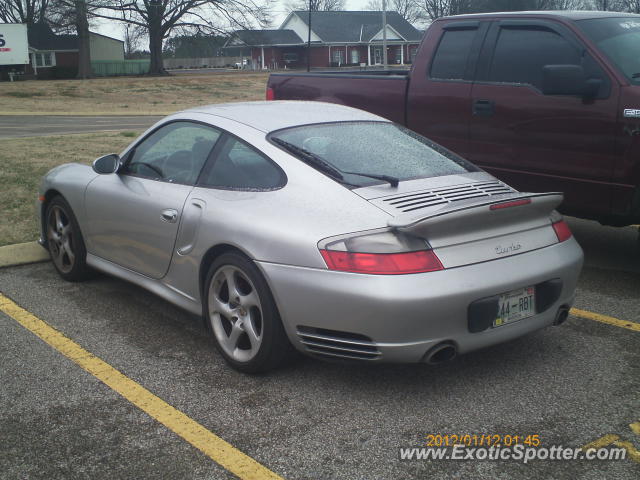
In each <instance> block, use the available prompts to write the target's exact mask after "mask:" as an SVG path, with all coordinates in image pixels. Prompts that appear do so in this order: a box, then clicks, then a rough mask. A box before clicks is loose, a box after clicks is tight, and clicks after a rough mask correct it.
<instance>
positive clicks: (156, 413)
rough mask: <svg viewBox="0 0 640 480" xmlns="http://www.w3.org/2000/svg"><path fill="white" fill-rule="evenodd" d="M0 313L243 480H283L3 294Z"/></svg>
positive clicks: (0, 296)
mask: <svg viewBox="0 0 640 480" xmlns="http://www.w3.org/2000/svg"><path fill="white" fill-rule="evenodd" d="M0 311H2V312H4V313H6V314H7V315H9V316H10V317H11V318H13V319H14V320H15V321H16V322H18V323H19V324H20V325H22V326H23V327H24V328H26V329H27V330H29V331H30V332H31V333H33V334H35V335H37V336H38V337H40V338H41V339H42V340H43V341H44V342H46V343H48V344H49V345H50V346H52V347H53V348H54V349H56V350H57V351H59V352H60V353H62V354H63V355H64V356H65V357H67V358H69V359H70V360H72V361H74V362H75V363H77V364H78V365H79V366H80V367H81V368H83V369H84V370H86V371H87V372H89V373H90V374H91V375H93V376H94V377H96V378H97V379H98V380H100V381H101V382H103V383H104V384H105V385H107V386H109V387H110V388H111V389H112V390H114V391H115V392H117V393H118V394H120V395H122V396H123V397H124V398H125V399H127V400H128V401H129V402H131V403H133V404H134V405H135V406H136V407H138V408H139V409H140V410H142V411H143V412H145V413H147V414H148V415H150V416H151V417H153V418H155V419H156V420H157V421H158V422H160V423H162V424H163V425H164V426H166V427H167V428H168V429H169V430H171V431H173V432H174V433H176V434H178V435H179V436H181V437H182V438H183V439H184V440H186V441H187V442H189V443H190V444H191V445H193V446H194V447H196V448H197V449H199V450H200V451H202V452H203V453H204V454H205V455H207V456H208V457H209V458H211V459H212V460H213V461H214V462H216V463H218V464H219V465H221V466H222V467H224V468H225V469H227V470H228V471H230V472H231V473H233V474H235V475H236V476H238V477H239V478H241V479H247V480H249V479H251V480H254V479H255V480H263V479H280V480H282V478H281V477H280V476H278V475H276V474H275V473H273V472H272V471H271V470H269V469H267V468H266V467H265V466H263V465H261V464H260V463H258V462H257V461H255V460H254V459H253V458H251V457H249V456H248V455H246V454H244V453H242V452H241V451H240V450H238V449H237V448H235V447H234V446H233V445H231V444H230V443H228V442H226V441H224V440H223V439H222V438H220V437H218V436H217V435H215V434H214V433H212V432H210V431H209V430H207V429H206V428H204V427H203V426H202V425H200V424H199V423H198V422H196V421H195V420H192V419H191V418H189V417H188V416H187V415H185V414H184V413H182V412H181V411H179V410H177V409H175V408H174V407H172V406H171V405H169V404H168V403H167V402H165V401H164V400H162V399H161V398H159V397H157V396H155V395H154V394H153V393H151V392H150V391H149V390H147V389H146V388H144V387H143V386H142V385H140V384H139V383H137V382H135V381H133V380H131V379H130V378H129V377H127V376H125V375H124V374H122V373H121V372H119V371H118V370H116V369H115V368H113V367H112V366H111V365H109V364H108V363H106V362H105V361H103V360H101V359H100V358H98V357H96V356H95V355H93V354H92V353H91V352H89V351H87V350H85V349H84V348H82V347H81V346H80V345H78V344H77V343H76V342H74V341H73V340H71V339H69V338H67V337H65V336H64V335H63V334H62V333H60V332H59V331H58V330H56V329H55V328H53V327H51V326H50V325H48V324H47V323H46V322H44V321H42V320H40V319H39V318H38V317H36V316H35V315H33V314H31V313H30V312H28V311H27V310H25V309H23V308H22V307H20V306H18V305H17V304H16V303H15V302H13V301H12V300H10V299H8V298H7V297H5V296H4V295H3V294H2V293H0Z"/></svg>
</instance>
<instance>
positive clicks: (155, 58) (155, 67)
mask: <svg viewBox="0 0 640 480" xmlns="http://www.w3.org/2000/svg"><path fill="white" fill-rule="evenodd" d="M154 17H155V16H154ZM154 17H152V18H150V19H149V53H151V65H149V74H150V75H167V71H166V70H165V69H164V65H163V63H162V37H163V35H162V23H161V22H162V19H161V18H160V17H159V16H158V18H154Z"/></svg>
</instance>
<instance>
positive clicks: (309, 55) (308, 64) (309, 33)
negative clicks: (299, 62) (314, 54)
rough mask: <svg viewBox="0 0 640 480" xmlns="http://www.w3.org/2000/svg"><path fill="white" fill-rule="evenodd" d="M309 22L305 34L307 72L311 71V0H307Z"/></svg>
mask: <svg viewBox="0 0 640 480" xmlns="http://www.w3.org/2000/svg"><path fill="white" fill-rule="evenodd" d="M307 23H308V24H309V32H308V35H307V72H310V71H311V0H309V17H308V19H307Z"/></svg>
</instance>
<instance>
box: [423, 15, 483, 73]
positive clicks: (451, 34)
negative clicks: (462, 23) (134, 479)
mask: <svg viewBox="0 0 640 480" xmlns="http://www.w3.org/2000/svg"><path fill="white" fill-rule="evenodd" d="M477 31H478V30H477V29H476V28H469V29H464V30H447V31H445V32H444V35H443V36H442V39H441V40H440V44H439V45H438V50H437V51H436V53H435V55H434V57H433V62H432V63H431V71H430V76H431V78H434V79H436V78H437V79H444V80H462V79H463V78H464V72H465V69H466V67H467V59H468V58H469V52H470V51H471V46H472V45H473V40H474V39H475V36H476V32H477Z"/></svg>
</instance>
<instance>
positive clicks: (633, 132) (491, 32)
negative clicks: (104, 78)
mask: <svg viewBox="0 0 640 480" xmlns="http://www.w3.org/2000/svg"><path fill="white" fill-rule="evenodd" d="M267 99H276V100H280V99H286V100H317V101H325V102H333V103H340V104H343V105H350V106H353V107H357V108H361V109H363V110H367V111H370V112H373V113H376V114H378V115H381V116H383V117H386V118H389V119H391V120H394V121H396V122H398V123H401V124H403V125H406V126H407V127H409V128H411V129H412V130H414V131H416V132H418V133H420V134H422V135H424V136H426V137H429V138H431V139H432V140H434V141H436V142H438V143H440V144H441V145H443V146H445V147H447V148H449V149H451V150H453V151H455V152H456V153H458V154H460V155H462V156H463V157H465V158H467V159H469V160H471V161H472V162H474V163H476V164H477V165H479V166H481V167H482V168H484V169H486V170H487V171H489V172H490V173H492V174H493V175H495V176H497V177H498V178H500V179H502V180H503V181H505V182H506V183H509V184H510V185H512V186H514V187H515V188H517V189H519V190H522V191H533V192H539V191H554V190H556V191H562V192H564V193H565V203H564V205H563V211H564V212H566V213H569V214H572V215H575V216H579V217H582V218H590V219H595V220H598V221H600V222H601V223H603V224H609V225H620V226H622V225H629V224H633V223H640V15H631V14H622V13H614V12H533V13H532V12H523V13H495V14H476V15H461V16H455V17H447V18H441V19H438V20H437V21H435V22H434V23H433V24H432V25H431V26H430V27H429V29H428V30H427V33H426V34H425V37H424V40H423V41H422V45H421V46H420V49H419V50H418V53H417V55H416V57H415V60H414V63H413V65H412V67H411V70H409V71H405V72H401V71H400V72H399V71H390V72H387V71H364V72H323V73H296V74H292V73H274V74H272V75H271V76H270V78H269V83H268V86H267ZM375 141H376V139H375V138H372V139H371V143H372V145H375Z"/></svg>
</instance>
